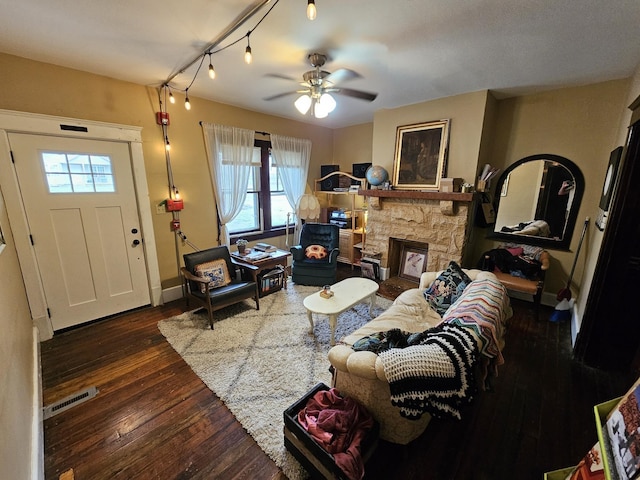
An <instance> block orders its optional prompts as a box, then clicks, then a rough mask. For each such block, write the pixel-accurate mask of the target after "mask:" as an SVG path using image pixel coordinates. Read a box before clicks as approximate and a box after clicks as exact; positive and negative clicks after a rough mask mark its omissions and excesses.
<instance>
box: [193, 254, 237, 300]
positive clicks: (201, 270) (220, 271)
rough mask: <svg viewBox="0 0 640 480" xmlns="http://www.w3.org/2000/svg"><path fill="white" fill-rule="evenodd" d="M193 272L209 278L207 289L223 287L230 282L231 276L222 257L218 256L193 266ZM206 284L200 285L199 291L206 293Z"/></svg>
mask: <svg viewBox="0 0 640 480" xmlns="http://www.w3.org/2000/svg"><path fill="white" fill-rule="evenodd" d="M194 273H195V275H196V276H198V277H202V278H206V279H208V280H209V285H208V287H209V290H211V289H212V288H218V287H224V286H225V285H229V284H230V283H231V276H230V275H229V269H228V268H227V262H226V261H225V259H224V258H219V259H217V260H213V261H211V262H206V263H200V264H198V265H196V266H195V268H194ZM206 291H207V286H206V285H200V293H206Z"/></svg>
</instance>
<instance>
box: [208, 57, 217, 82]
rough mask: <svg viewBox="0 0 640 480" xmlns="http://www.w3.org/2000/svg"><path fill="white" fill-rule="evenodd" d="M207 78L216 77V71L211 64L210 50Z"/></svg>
mask: <svg viewBox="0 0 640 480" xmlns="http://www.w3.org/2000/svg"><path fill="white" fill-rule="evenodd" d="M209 78H210V79H211V80H213V79H215V78H216V71H215V70H214V69H213V64H212V63H211V52H209Z"/></svg>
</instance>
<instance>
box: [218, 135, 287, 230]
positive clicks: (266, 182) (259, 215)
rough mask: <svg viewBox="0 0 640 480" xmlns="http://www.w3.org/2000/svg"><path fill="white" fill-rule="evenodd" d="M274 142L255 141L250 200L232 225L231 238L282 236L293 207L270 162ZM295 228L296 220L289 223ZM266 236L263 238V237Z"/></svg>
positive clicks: (245, 203)
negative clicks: (253, 235) (242, 236)
mask: <svg viewBox="0 0 640 480" xmlns="http://www.w3.org/2000/svg"><path fill="white" fill-rule="evenodd" d="M270 148H271V142H267V141H264V140H256V141H255V147H254V150H253V164H254V165H255V166H254V167H252V168H251V174H250V176H249V182H248V185H247V197H246V198H245V201H244V205H243V206H242V210H241V211H240V213H239V214H238V216H237V217H236V218H234V219H233V221H232V222H230V223H229V225H228V226H229V233H230V234H231V236H238V235H240V234H242V235H244V236H248V235H251V234H256V235H257V236H269V232H275V233H276V234H277V235H281V234H282V230H283V229H284V228H285V226H286V223H287V212H291V207H290V206H289V202H288V201H287V197H286V196H285V193H284V187H283V186H282V181H281V179H280V176H279V175H278V169H277V167H276V166H275V164H274V163H273V159H272V158H271V152H270ZM290 224H291V225H293V219H292V218H291V219H290ZM261 234H264V235H261Z"/></svg>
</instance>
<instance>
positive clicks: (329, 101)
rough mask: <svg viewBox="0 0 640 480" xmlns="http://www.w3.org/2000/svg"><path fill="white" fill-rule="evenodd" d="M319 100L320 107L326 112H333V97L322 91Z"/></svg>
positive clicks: (334, 102)
mask: <svg viewBox="0 0 640 480" xmlns="http://www.w3.org/2000/svg"><path fill="white" fill-rule="evenodd" d="M319 102H320V105H322V108H323V109H325V110H326V111H327V113H331V112H333V111H334V110H335V108H336V101H335V99H334V98H333V97H332V96H331V95H329V94H328V93H323V94H322V95H321V96H320V100H319Z"/></svg>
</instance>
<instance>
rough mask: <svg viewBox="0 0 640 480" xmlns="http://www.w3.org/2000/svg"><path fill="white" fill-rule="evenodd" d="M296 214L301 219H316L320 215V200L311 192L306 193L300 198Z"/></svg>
mask: <svg viewBox="0 0 640 480" xmlns="http://www.w3.org/2000/svg"><path fill="white" fill-rule="evenodd" d="M296 215H297V217H298V218H299V219H300V220H314V219H316V218H318V217H320V202H319V201H318V199H317V198H316V197H315V195H312V194H310V193H305V194H304V195H302V196H301V197H300V199H299V200H298V204H297V205H296Z"/></svg>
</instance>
